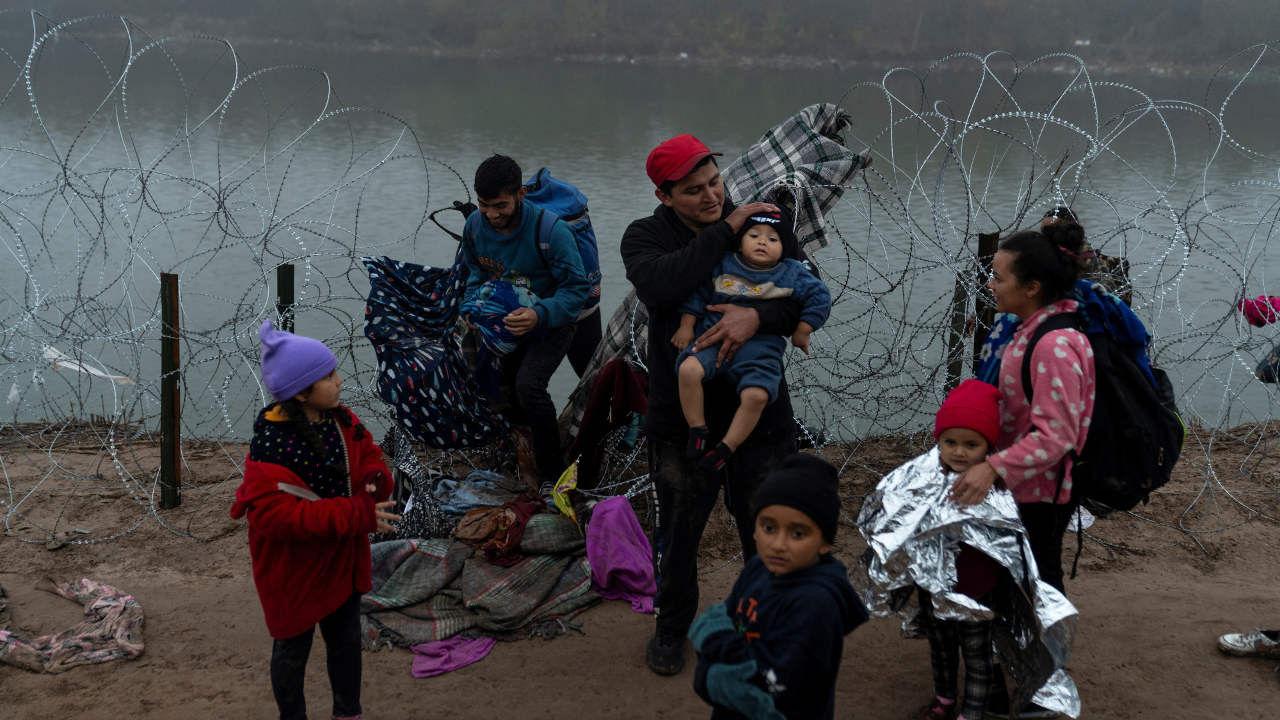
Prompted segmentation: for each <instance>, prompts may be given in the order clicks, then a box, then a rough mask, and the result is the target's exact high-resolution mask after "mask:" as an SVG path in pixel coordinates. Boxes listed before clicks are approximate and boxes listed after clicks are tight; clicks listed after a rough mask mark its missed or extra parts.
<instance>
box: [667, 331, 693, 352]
mask: <svg viewBox="0 0 1280 720" xmlns="http://www.w3.org/2000/svg"><path fill="white" fill-rule="evenodd" d="M691 342H693V328H684V327H681V328H680V329H679V330H676V334H675V335H672V336H671V344H672V345H674V346H675V347H676V350H684V349H685V348H687V347H689V343H691Z"/></svg>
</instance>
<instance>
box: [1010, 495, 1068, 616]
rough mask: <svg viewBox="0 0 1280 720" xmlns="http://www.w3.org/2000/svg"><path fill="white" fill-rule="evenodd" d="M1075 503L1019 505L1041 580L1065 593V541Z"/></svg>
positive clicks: (1019, 513) (1019, 511)
mask: <svg viewBox="0 0 1280 720" xmlns="http://www.w3.org/2000/svg"><path fill="white" fill-rule="evenodd" d="M1075 511H1076V506H1075V504H1074V503H1068V504H1065V505H1059V504H1057V503H1047V502H1043V503H1018V515H1019V516H1020V517H1021V518H1022V524H1023V526H1025V527H1026V528H1027V541H1028V542H1030V543H1031V554H1032V556H1033V557H1035V559H1036V567H1037V568H1039V569H1040V579H1041V580H1044V581H1045V582H1047V583H1049V584H1050V585H1052V586H1054V587H1055V588H1057V589H1058V590H1060V591H1062V593H1063V594H1066V586H1065V584H1064V583H1063V572H1062V538H1063V536H1064V535H1065V534H1066V532H1067V523H1069V522H1071V516H1072V515H1073V514H1074V513H1075Z"/></svg>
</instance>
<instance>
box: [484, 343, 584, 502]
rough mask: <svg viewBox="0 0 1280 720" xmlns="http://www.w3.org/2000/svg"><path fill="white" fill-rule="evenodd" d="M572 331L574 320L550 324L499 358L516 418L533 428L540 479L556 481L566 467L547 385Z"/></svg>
mask: <svg viewBox="0 0 1280 720" xmlns="http://www.w3.org/2000/svg"><path fill="white" fill-rule="evenodd" d="M573 335H574V324H573V323H569V324H568V325H564V326H561V327H558V328H549V329H548V330H547V331H546V334H545V335H543V336H542V337H540V338H537V339H535V340H527V341H525V342H522V343H521V344H520V347H518V348H517V349H516V351H515V352H513V353H511V354H510V355H507V356H506V357H504V358H503V359H502V385H503V386H504V387H510V388H511V389H512V392H513V394H514V395H515V397H514V404H515V405H516V406H517V408H518V410H519V412H518V414H517V417H516V418H515V419H516V421H517V422H523V423H525V424H527V425H528V426H529V429H530V430H531V431H532V432H533V455H534V459H535V461H536V462H537V464H538V482H539V483H546V482H555V481H556V480H557V479H559V477H560V473H562V472H564V468H565V462H564V456H563V454H562V453H561V450H560V427H559V425H557V424H556V404H555V402H553V401H552V400H551V393H550V392H548V391H547V385H548V383H550V382H551V376H552V375H554V374H555V372H556V368H558V367H560V363H561V362H563V361H564V356H565V353H567V352H568V351H569V344H570V343H572V342H573Z"/></svg>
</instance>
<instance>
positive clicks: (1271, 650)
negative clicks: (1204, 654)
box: [1218, 630, 1280, 658]
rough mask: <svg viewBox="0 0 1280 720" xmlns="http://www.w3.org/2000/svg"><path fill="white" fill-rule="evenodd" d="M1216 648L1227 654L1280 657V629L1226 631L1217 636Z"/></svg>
mask: <svg viewBox="0 0 1280 720" xmlns="http://www.w3.org/2000/svg"><path fill="white" fill-rule="evenodd" d="M1218 649H1219V650H1221V651H1222V652H1224V653H1226V654H1228V655H1241V656H1246V657H1264V658H1280V630H1254V631H1253V632H1247V633H1227V634H1226V635H1223V636H1222V637H1220V638H1218Z"/></svg>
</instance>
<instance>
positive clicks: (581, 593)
mask: <svg viewBox="0 0 1280 720" xmlns="http://www.w3.org/2000/svg"><path fill="white" fill-rule="evenodd" d="M520 551H521V552H522V553H525V554H526V555H527V557H525V559H524V560H522V561H520V562H519V563H517V564H515V565H513V566H511V567H500V566H497V565H494V564H492V563H489V562H487V561H486V560H485V559H484V557H483V556H477V555H475V552H476V551H475V548H472V547H470V546H468V545H466V544H464V543H462V542H458V541H454V540H451V539H447V538H440V539H433V540H397V541H392V542H383V543H376V544H374V545H373V589H372V590H371V591H370V592H368V593H366V594H365V595H364V596H363V597H362V598H361V600H360V611H361V613H362V617H361V626H362V627H361V629H362V631H363V638H364V645H365V647H366V648H368V649H375V648H378V647H381V646H384V645H397V646H409V645H417V644H419V643H424V642H431V641H434V640H444V639H446V638H450V637H453V636H454V635H457V634H459V633H467V634H468V635H490V636H508V635H511V634H512V633H514V632H517V631H520V630H524V629H529V628H532V627H533V626H535V625H537V624H538V623H542V622H544V621H548V620H556V619H559V618H563V617H566V616H568V615H571V614H573V613H575V612H577V611H578V610H581V609H583V608H586V607H588V606H590V605H592V604H594V603H595V602H596V601H598V600H599V599H600V596H599V595H598V594H597V593H596V592H595V591H594V590H592V589H591V566H590V564H588V562H587V558H586V549H585V543H584V541H583V538H582V535H581V533H579V532H578V529H577V526H575V525H574V524H573V521H572V520H569V519H568V518H566V517H565V516H563V515H559V514H555V513H540V514H537V515H534V516H533V517H532V518H530V520H529V524H528V526H527V527H526V528H525V532H524V537H523V538H522V539H521V542H520Z"/></svg>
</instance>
